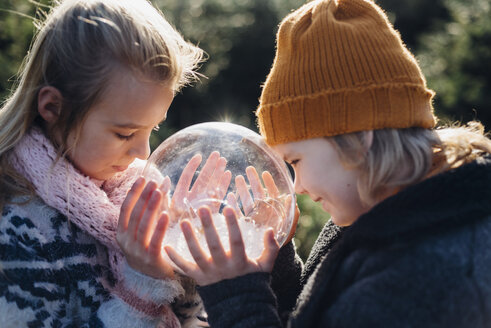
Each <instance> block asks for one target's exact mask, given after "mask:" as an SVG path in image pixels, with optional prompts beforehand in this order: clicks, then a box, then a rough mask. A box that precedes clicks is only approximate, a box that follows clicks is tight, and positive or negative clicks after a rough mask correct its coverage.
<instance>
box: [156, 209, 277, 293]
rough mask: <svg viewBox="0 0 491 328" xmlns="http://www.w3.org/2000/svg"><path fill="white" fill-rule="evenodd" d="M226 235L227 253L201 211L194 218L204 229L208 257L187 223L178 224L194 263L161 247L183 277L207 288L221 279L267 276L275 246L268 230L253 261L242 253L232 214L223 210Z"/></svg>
mask: <svg viewBox="0 0 491 328" xmlns="http://www.w3.org/2000/svg"><path fill="white" fill-rule="evenodd" d="M223 214H224V216H225V219H226V222H227V228H228V231H229V243H230V251H227V252H226V251H225V250H224V248H223V246H222V244H221V242H220V238H219V236H218V233H217V231H216V229H215V226H214V225H213V220H212V214H211V211H210V209H209V208H208V207H201V208H200V209H199V210H198V215H199V217H200V219H201V223H202V225H203V228H204V233H205V238H206V242H207V244H208V249H209V250H210V256H208V255H207V254H206V252H205V251H204V250H203V248H202V247H201V245H200V244H199V241H198V239H197V238H196V235H195V234H194V231H193V229H192V226H191V223H190V222H189V221H188V220H184V221H183V222H181V229H182V232H183V234H184V237H185V238H186V242H187V244H188V247H189V251H190V252H191V255H192V256H193V258H194V260H195V262H196V263H191V262H189V261H186V260H185V259H184V258H183V257H181V256H180V255H179V254H178V253H177V252H176V251H175V250H174V249H173V248H172V247H170V246H165V251H166V252H167V255H168V256H169V258H170V259H171V260H172V261H173V262H174V263H175V264H176V265H177V266H178V267H179V268H180V269H181V270H182V271H183V273H184V274H185V275H187V276H189V277H191V278H193V279H194V280H196V282H197V283H198V284H199V285H201V286H205V285H209V284H212V283H215V282H218V281H221V280H224V279H231V278H234V277H238V276H242V275H245V274H247V273H251V272H261V271H263V272H271V270H272V269H273V265H274V262H275V259H276V257H277V256H278V251H279V245H278V243H277V242H276V240H275V238H274V233H273V230H272V229H268V230H267V231H266V232H265V233H264V250H263V252H262V254H261V256H259V257H258V258H257V259H251V258H249V257H248V256H247V254H246V252H245V247H244V242H243V240H242V235H241V233H240V228H239V225H238V223H237V217H236V214H235V211H234V210H233V209H232V208H230V207H227V208H225V209H224V210H223Z"/></svg>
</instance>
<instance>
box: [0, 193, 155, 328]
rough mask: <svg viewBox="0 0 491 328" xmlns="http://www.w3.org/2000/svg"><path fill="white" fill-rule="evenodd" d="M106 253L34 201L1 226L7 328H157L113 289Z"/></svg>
mask: <svg viewBox="0 0 491 328" xmlns="http://www.w3.org/2000/svg"><path fill="white" fill-rule="evenodd" d="M106 261H107V253H106V252H105V248H104V247H103V246H102V245H100V244H98V243H97V242H96V241H95V240H94V239H93V238H92V237H91V236H89V235H87V234H85V233H84V232H82V231H81V230H79V229H78V228H77V227H76V226H74V225H72V224H70V223H69V222H67V220H66V218H65V217H64V216H62V215H60V214H59V213H58V212H56V211H54V210H53V209H52V208H49V207H47V206H44V205H42V204H40V203H39V202H36V201H33V202H32V203H30V204H27V205H15V206H14V205H13V206H9V207H6V208H4V210H3V213H2V218H1V220H0V318H1V320H0V321H1V325H2V327H3V326H5V327H66V326H70V327H72V326H73V327H155V326H156V325H158V324H159V322H160V321H161V318H159V317H150V316H147V315H144V314H142V313H140V312H138V311H137V310H134V309H132V308H130V307H129V306H128V305H127V304H126V303H124V302H123V301H122V300H120V299H119V298H117V297H116V296H115V295H113V294H112V293H111V292H110V290H109V289H108V287H109V286H111V284H112V283H113V282H114V281H113V280H112V278H111V275H110V274H109V270H108V267H107V265H106V263H107V262H106Z"/></svg>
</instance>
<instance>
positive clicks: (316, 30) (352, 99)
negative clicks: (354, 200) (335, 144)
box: [256, 0, 435, 145]
mask: <svg viewBox="0 0 491 328" xmlns="http://www.w3.org/2000/svg"><path fill="white" fill-rule="evenodd" d="M433 95H434V93H433V91H431V90H429V89H427V87H426V81H425V79H424V77H423V75H422V73H421V70H420V69H419V67H418V64H417V62H416V60H415V58H414V57H413V55H412V54H411V53H410V52H409V51H408V50H407V49H406V47H405V46H404V45H403V43H402V41H401V38H400V36H399V34H398V32H396V31H395V30H394V28H393V27H392V25H391V24H390V22H389V20H388V19H387V16H386V15H385V13H384V12H383V11H382V9H380V8H379V7H378V6H377V5H375V4H374V3H373V2H372V1H370V0H322V1H313V2H309V3H307V4H305V5H304V6H302V7H300V8H299V9H297V10H296V11H294V12H293V13H291V14H290V15H288V16H287V17H286V18H285V19H284V20H283V21H282V22H281V24H280V28H279V31H278V35H277V52H276V58H275V60H274V63H273V67H272V69H271V72H270V73H269V75H268V78H267V80H266V83H265V85H264V88H263V91H262V95H261V99H260V105H259V108H258V110H257V111H256V115H257V118H258V125H259V129H260V132H261V134H262V135H263V136H264V137H265V138H266V142H267V143H268V144H270V145H274V144H278V143H285V142H292V141H299V140H303V139H309V138H316V137H323V136H333V135H338V134H344V133H350V132H357V131H364V130H375V129H383V128H408V127H424V128H431V127H433V126H434V125H435V117H434V116H433V108H432V103H431V102H432V97H433Z"/></svg>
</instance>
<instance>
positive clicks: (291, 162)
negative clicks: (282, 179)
mask: <svg viewBox="0 0 491 328" xmlns="http://www.w3.org/2000/svg"><path fill="white" fill-rule="evenodd" d="M298 161H299V159H294V160H292V161H290V165H295V164H297V163H298Z"/></svg>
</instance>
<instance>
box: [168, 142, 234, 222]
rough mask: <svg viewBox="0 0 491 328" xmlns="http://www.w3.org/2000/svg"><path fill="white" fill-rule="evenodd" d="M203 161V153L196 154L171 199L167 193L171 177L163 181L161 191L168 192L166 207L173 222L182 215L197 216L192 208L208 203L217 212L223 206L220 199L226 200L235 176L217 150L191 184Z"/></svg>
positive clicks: (184, 171)
mask: <svg viewBox="0 0 491 328" xmlns="http://www.w3.org/2000/svg"><path fill="white" fill-rule="evenodd" d="M201 160H202V159H201V155H195V156H193V157H192V158H191V159H190V160H189V162H188V164H187V165H186V167H185V168H184V170H183V171H182V173H181V177H180V178H179V181H178V182H177V185H176V188H175V190H174V194H173V195H172V199H170V198H169V197H168V196H167V195H168V191H169V189H170V184H171V183H170V178H169V177H166V178H165V179H164V182H163V183H162V187H161V190H162V191H163V192H164V195H165V197H164V202H163V209H164V210H166V211H168V212H169V214H170V217H171V220H173V221H177V220H178V219H179V218H181V217H182V216H183V215H186V216H187V217H195V216H196V213H189V211H190V210H191V209H192V207H199V206H204V205H206V206H209V207H210V209H211V210H212V211H213V212H214V213H216V212H218V210H219V209H220V206H221V200H223V199H224V197H225V194H226V193H227V189H228V186H229V185H230V180H231V178H232V174H231V172H230V171H225V167H226V165H227V160H226V159H225V158H224V157H220V154H219V153H218V152H216V151H214V152H212V153H211V154H210V156H209V157H208V159H207V160H206V163H205V165H204V166H203V168H202V169H201V172H200V173H199V175H198V177H197V178H196V181H195V182H194V183H193V186H192V187H191V182H192V180H193V176H194V173H195V172H196V170H197V169H198V167H199V165H200V163H201ZM198 201H200V203H199V205H198V206H197V204H195V203H196V202H198ZM191 205H193V206H191Z"/></svg>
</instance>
